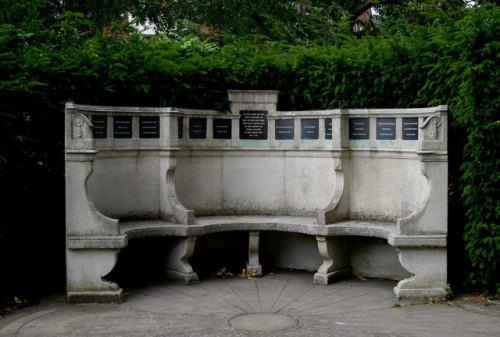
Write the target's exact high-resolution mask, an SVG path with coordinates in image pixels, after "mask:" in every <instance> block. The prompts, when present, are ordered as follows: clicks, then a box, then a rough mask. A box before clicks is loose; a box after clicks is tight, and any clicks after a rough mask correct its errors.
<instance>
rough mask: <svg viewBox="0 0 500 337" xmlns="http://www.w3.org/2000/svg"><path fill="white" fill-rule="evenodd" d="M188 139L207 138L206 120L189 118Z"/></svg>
mask: <svg viewBox="0 0 500 337" xmlns="http://www.w3.org/2000/svg"><path fill="white" fill-rule="evenodd" d="M189 138H190V139H205V138H207V119H206V118H190V119H189Z"/></svg>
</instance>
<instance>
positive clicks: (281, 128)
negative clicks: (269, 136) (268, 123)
mask: <svg viewBox="0 0 500 337" xmlns="http://www.w3.org/2000/svg"><path fill="white" fill-rule="evenodd" d="M274 123H275V132H274V138H275V139H276V140H293V138H294V128H293V119H277V120H276V121H275V122H274Z"/></svg>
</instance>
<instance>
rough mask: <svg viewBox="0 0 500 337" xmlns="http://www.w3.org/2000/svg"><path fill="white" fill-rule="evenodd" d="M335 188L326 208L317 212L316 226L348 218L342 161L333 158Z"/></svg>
mask: <svg viewBox="0 0 500 337" xmlns="http://www.w3.org/2000/svg"><path fill="white" fill-rule="evenodd" d="M333 160H334V177H335V178H334V181H335V187H334V190H333V194H332V198H331V200H330V203H329V204H328V206H327V207H326V208H325V209H323V210H320V211H319V212H318V224H320V225H326V224H329V223H334V222H338V221H342V220H345V219H347V218H348V216H349V207H348V198H349V197H348V195H347V190H348V189H347V186H346V185H347V181H346V177H345V173H344V170H343V165H342V159H341V158H334V159H333Z"/></svg>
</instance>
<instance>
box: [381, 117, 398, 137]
mask: <svg viewBox="0 0 500 337" xmlns="http://www.w3.org/2000/svg"><path fill="white" fill-rule="evenodd" d="M377 139H380V140H394V139H396V118H377Z"/></svg>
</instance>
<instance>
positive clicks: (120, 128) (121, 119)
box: [113, 116, 132, 138]
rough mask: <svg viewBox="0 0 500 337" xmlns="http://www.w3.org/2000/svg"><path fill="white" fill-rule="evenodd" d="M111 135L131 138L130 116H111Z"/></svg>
mask: <svg viewBox="0 0 500 337" xmlns="http://www.w3.org/2000/svg"><path fill="white" fill-rule="evenodd" d="M113 137H114V138H132V117H131V116H115V117H113Z"/></svg>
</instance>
